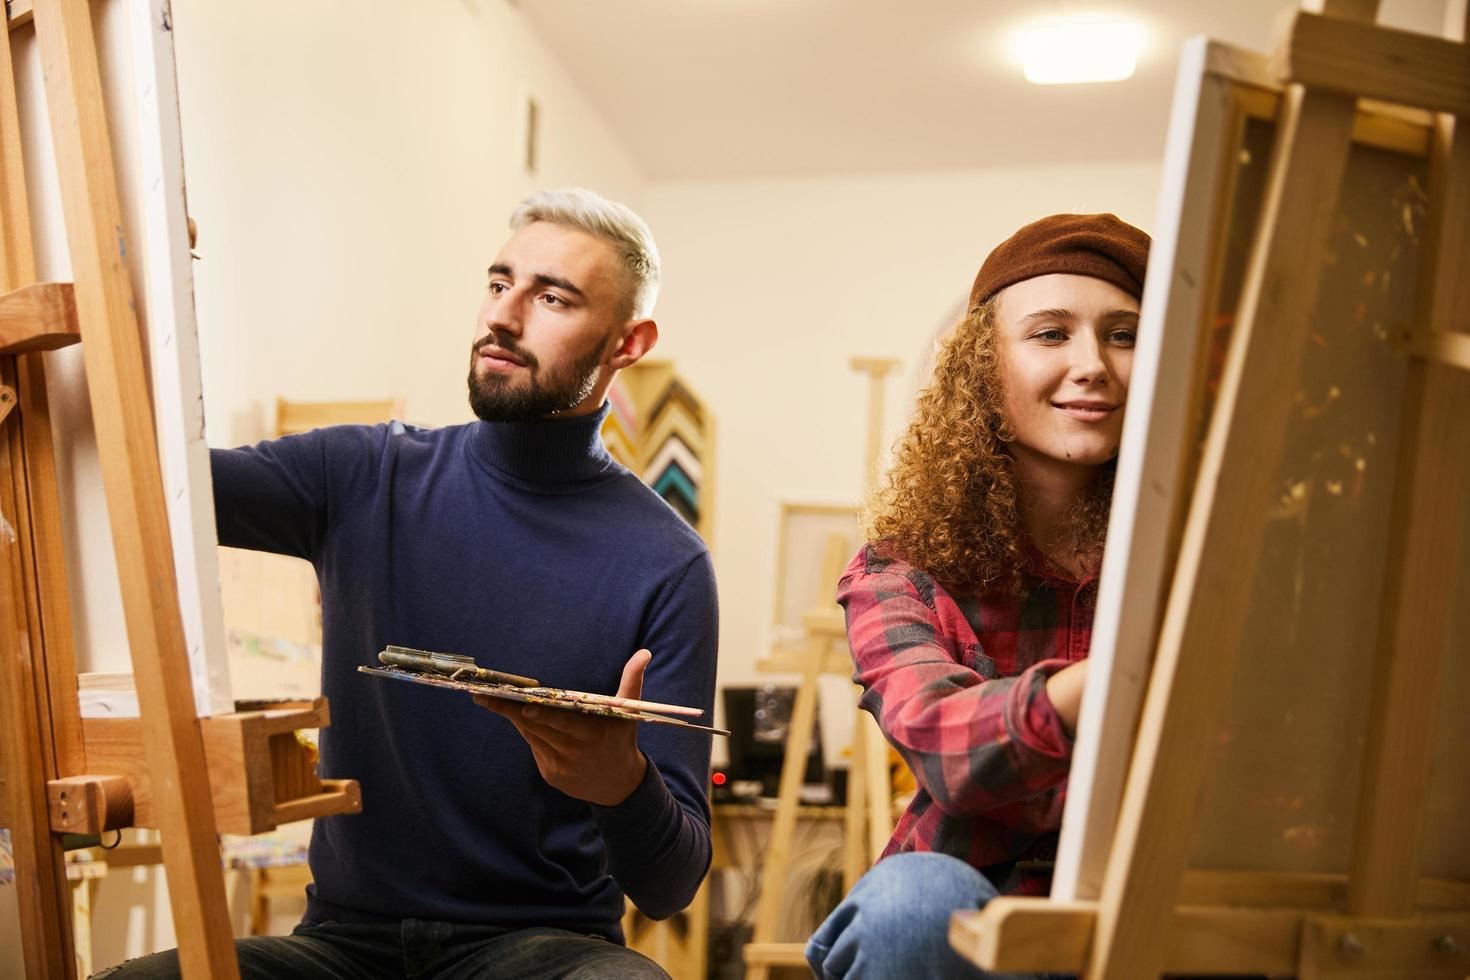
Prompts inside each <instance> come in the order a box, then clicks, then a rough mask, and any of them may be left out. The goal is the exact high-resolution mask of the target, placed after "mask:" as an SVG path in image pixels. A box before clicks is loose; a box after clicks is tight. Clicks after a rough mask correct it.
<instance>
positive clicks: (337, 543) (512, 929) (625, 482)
mask: <svg viewBox="0 0 1470 980" xmlns="http://www.w3.org/2000/svg"><path fill="white" fill-rule="evenodd" d="M511 227H512V228H513V230H514V234H513V235H512V236H511V238H510V240H509V241H508V242H506V244H505V246H504V247H503V248H502V249H501V250H500V253H499V255H498V256H497V257H496V259H495V261H494V263H493V264H492V265H491V266H490V269H489V283H488V285H487V289H486V293H485V297H484V299H483V301H482V302H481V304H480V309H479V313H478V315H477V317H476V327H475V336H474V342H473V345H472V347H471V352H470V370H469V396H470V405H471V407H472V408H473V409H474V412H475V414H476V415H477V416H478V417H479V419H480V421H478V422H473V423H470V424H468V425H461V426H452V427H449V428H444V429H436V430H423V429H416V428H411V427H406V426H403V425H401V424H399V423H394V424H392V425H390V426H377V427H374V428H369V427H364V426H340V427H334V428H330V429H323V430H318V431H315V432H311V433H307V434H305V435H301V436H288V437H286V438H284V439H279V440H276V441H274V442H265V443H261V444H259V445H257V446H254V447H252V448H247V449H236V450H227V451H226V450H217V451H215V452H214V453H213V470H214V481H215V497H216V508H217V512H218V519H219V529H220V541H221V543H223V544H228V545H234V546H237V547H248V548H256V549H261V550H266V551H274V552H279V553H282V554H291V555H298V556H300V557H303V558H307V559H309V560H310V561H311V562H312V563H313V564H314V565H315V567H316V570H317V574H318V577H319V578H320V581H321V589H322V626H323V637H324V644H323V658H322V659H323V663H322V689H323V693H324V694H326V695H327V697H328V698H329V699H330V701H331V706H332V725H331V727H330V728H328V729H324V730H323V732H322V744H321V749H322V754H321V770H322V774H323V776H328V777H347V778H354V779H357V780H359V781H360V782H361V785H362V800H363V812H362V813H361V814H358V815H350V816H336V817H328V818H325V819H321V820H318V821H317V822H316V825H315V827H314V828H313V833H312V841H311V868H312V873H313V876H314V878H315V884H314V885H313V886H312V887H311V889H310V891H309V897H308V902H307V910H306V917H305V919H304V920H303V922H302V924H301V925H300V926H299V927H298V928H297V929H296V932H295V933H294V934H293V935H292V936H290V937H278V938H258V939H246V940H241V941H240V943H239V944H238V949H239V953H240V963H241V969H242V973H244V974H245V975H246V976H250V977H255V976H258V977H271V978H273V980H275V978H283V977H328V976H385V977H388V976H398V977H404V976H413V977H450V976H453V977H460V976H465V977H468V976H475V977H516V978H525V977H599V978H601V977H663V976H665V974H664V973H663V971H662V970H660V969H659V968H658V967H657V966H655V965H654V964H653V963H652V962H651V961H649V960H647V959H645V958H644V957H642V956H639V955H638V954H637V953H634V952H631V951H630V950H628V949H626V948H625V947H624V946H623V945H622V938H623V937H622V933H621V929H620V927H619V918H620V916H621V913H622V911H623V895H624V893H626V894H627V895H628V896H629V897H630V898H631V899H632V900H633V901H634V902H635V903H636V904H637V905H638V907H639V908H640V909H642V910H643V911H644V912H646V913H647V914H649V915H652V916H654V917H667V916H669V915H672V914H674V913H675V912H677V911H678V910H679V909H681V908H683V907H684V906H685V905H686V904H687V903H688V902H689V900H690V899H691V897H692V896H693V895H694V892H695V891H696V889H697V888H698V885H699V882H700V880H701V879H702V878H703V876H704V873H705V870H706V869H707V867H708V864H709V859H710V841H709V809H708V803H707V800H706V797H705V791H704V786H705V779H706V777H707V773H708V765H709V750H710V746H709V739H708V737H707V736H704V735H700V734H696V733H691V732H687V731H677V730H674V729H672V728H671V727H668V726H657V725H646V726H635V725H634V724H633V723H631V722H626V721H618V720H615V719H608V718H600V717H592V716H586V715H580V714H574V713H571V712H563V711H556V710H550V709H545V708H542V709H539V711H538V709H536V708H533V707H530V706H523V705H513V706H512V705H509V704H503V703H499V702H493V701H486V702H484V703H483V706H484V708H489V709H490V711H486V710H483V708H481V707H477V706H476V704H475V703H474V701H472V700H471V699H470V698H468V697H464V696H463V695H456V694H453V693H451V692H442V691H435V690H431V689H427V688H423V687H419V686H417V685H409V684H393V683H386V682H383V681H381V680H377V679H373V678H370V677H367V676H364V675H362V674H360V673H358V672H357V667H358V666H359V665H363V664H370V665H375V664H376V662H377V659H376V655H377V653H378V651H380V650H381V649H383V647H384V646H386V645H388V644H390V643H391V644H399V645H403V646H410V647H418V648H422V649H430V650H438V651H447V652H453V653H462V654H468V655H471V656H473V657H474V658H475V659H476V660H477V661H479V663H480V664H482V665H483V666H489V667H494V668H495V669H497V670H503V671H508V672H511V673H515V674H521V675H525V676H530V677H534V678H536V679H538V680H539V681H540V682H542V683H543V684H548V685H554V686H560V687H569V688H577V689H580V690H587V691H605V692H611V691H614V690H616V691H617V692H618V693H619V694H620V695H624V696H632V697H638V696H640V694H644V695H647V696H648V697H649V698H652V699H654V700H658V701H663V702H673V703H678V704H687V705H693V706H697V707H702V708H705V709H706V710H708V709H709V708H710V706H711V703H712V701H713V695H714V672H715V645H716V602H715V585H714V576H713V571H712V568H711V565H710V560H709V554H708V551H707V549H706V548H705V546H704V544H703V542H701V541H700V540H699V538H698V537H697V536H696V535H695V534H694V532H693V531H692V530H691V529H690V528H689V527H688V526H687V525H686V524H684V523H683V522H682V521H681V520H680V519H679V518H678V517H677V516H676V515H675V514H674V512H673V511H672V510H671V509H670V508H669V507H668V506H667V505H666V504H664V502H663V501H662V500H660V499H658V497H657V496H656V495H655V494H654V493H653V492H652V491H651V490H649V489H648V488H647V487H646V486H644V485H643V484H642V483H641V482H640V481H639V480H638V479H637V478H636V477H634V476H633V475H632V474H631V473H629V472H628V471H627V470H626V469H624V468H623V467H622V466H620V465H618V464H617V463H616V462H614V461H613V460H612V459H611V458H610V457H609V456H608V454H607V452H606V450H605V449H604V447H603V445H602V440H601V436H600V429H601V424H602V420H603V418H604V417H605V415H606V413H607V406H606V404H605V400H604V396H605V395H606V393H607V389H608V387H609V385H610V384H611V383H612V381H613V378H614V376H615V375H616V374H617V372H618V370H619V369H621V368H625V367H628V366H629V365H631V364H634V363H635V362H637V361H638V360H639V358H641V357H642V356H643V355H644V354H646V353H647V352H648V351H649V350H650V349H651V348H652V347H653V345H654V343H655V342H656V341H657V339H658V328H657V325H656V324H655V323H654V321H653V319H652V318H651V316H650V314H651V312H652V309H653V303H654V297H655V294H656V292H657V287H658V253H657V250H656V248H655V246H654V243H653V240H652V237H651V235H650V234H649V232H648V229H647V226H646V225H645V224H644V223H643V221H642V220H641V219H640V218H638V216H637V215H635V214H634V213H633V212H631V211H630V210H628V209H627V208H625V207H623V206H622V205H618V204H614V203H611V202H609V201H606V200H604V199H603V198H601V197H598V196H597V195H595V194H592V193H590V192H588V191H584V190H569V191H558V192H542V193H538V194H535V195H533V196H531V197H530V198H528V199H527V200H526V201H524V202H523V203H522V204H521V205H520V206H519V207H518V208H517V209H516V211H515V213H514V215H513V216H512V218H511ZM634 651H636V652H634ZM650 652H651V658H650ZM630 654H631V658H630ZM492 712H493V714H492ZM497 716H498V717H497ZM121 971H122V972H121V973H120V974H119V976H123V975H125V976H128V977H132V976H155V975H172V974H173V973H175V972H176V971H177V966H176V959H175V956H174V954H173V953H166V954H159V955H158V956H155V957H149V958H146V959H144V960H139V961H134V962H133V963H131V964H127V965H125V966H124V967H123V968H121Z"/></svg>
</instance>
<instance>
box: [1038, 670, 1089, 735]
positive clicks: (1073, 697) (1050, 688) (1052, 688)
mask: <svg viewBox="0 0 1470 980" xmlns="http://www.w3.org/2000/svg"><path fill="white" fill-rule="evenodd" d="M1088 663H1089V661H1086V660H1079V661H1077V662H1076V663H1075V664H1068V665H1067V666H1065V667H1063V668H1062V669H1061V670H1059V671H1057V672H1056V673H1055V674H1052V675H1051V676H1050V677H1048V678H1047V679H1046V696H1047V698H1048V699H1049V700H1050V701H1051V705H1052V707H1053V708H1056V709H1057V714H1058V715H1060V716H1061V718H1062V724H1064V725H1066V726H1067V731H1069V732H1075V731H1076V730H1077V712H1078V711H1080V710H1081V708H1082V689H1083V687H1084V686H1085V685H1086V684H1087V664H1088Z"/></svg>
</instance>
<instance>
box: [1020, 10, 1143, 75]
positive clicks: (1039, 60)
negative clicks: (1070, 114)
mask: <svg viewBox="0 0 1470 980" xmlns="http://www.w3.org/2000/svg"><path fill="white" fill-rule="evenodd" d="M1142 45H1143V31H1142V29H1141V28H1140V27H1139V26H1138V25H1137V24H1135V23H1133V22H1132V21H1126V20H1100V19H1096V18H1092V19H1087V20H1068V21H1063V22H1061V23H1052V24H1044V25H1041V26H1039V27H1033V28H1031V29H1030V30H1027V31H1024V32H1022V33H1021V35H1020V36H1019V37H1018V39H1017V42H1016V49H1017V53H1018V54H1019V55H1020V58H1021V67H1022V70H1024V71H1025V73H1026V79H1027V81H1031V82H1035V83H1036V84H1037V85H1070V84H1077V83H1081V82H1120V81H1122V80H1123V79H1125V78H1128V77H1130V76H1131V75H1132V74H1133V70H1134V68H1135V67H1136V66H1137V64H1138V51H1139V48H1141V47H1142Z"/></svg>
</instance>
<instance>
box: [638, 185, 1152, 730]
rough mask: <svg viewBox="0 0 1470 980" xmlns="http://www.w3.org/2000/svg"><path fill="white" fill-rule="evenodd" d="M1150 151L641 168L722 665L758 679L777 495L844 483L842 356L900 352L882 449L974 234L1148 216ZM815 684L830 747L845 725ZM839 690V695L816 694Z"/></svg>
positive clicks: (861, 398)
mask: <svg viewBox="0 0 1470 980" xmlns="http://www.w3.org/2000/svg"><path fill="white" fill-rule="evenodd" d="M1159 175H1160V162H1159V161H1157V160H1139V161H1136V162H1131V163H1109V164H1089V163H1085V162H1080V163H1064V164H1058V165H1056V166H1053V167H1037V168H1027V169H1024V170H1003V169H988V170H966V171H946V172H935V173H917V174H912V173H911V174H889V175H872V176H856V177H854V176H844V177H834V178H807V177H803V178H792V179H782V180H760V181H739V182H681V183H661V184H651V185H650V186H649V187H648V188H647V190H646V191H645V193H644V200H645V206H644V210H643V214H644V217H645V218H647V219H648V222H649V224H650V225H651V226H652V228H653V232H654V235H655V236H656V238H657V239H658V242H659V247H660V249H661V251H662V253H663V259H664V288H663V293H662V296H661V297H660V299H659V306H658V311H657V313H658V320H659V324H660V327H661V330H662V339H661V340H660V343H659V348H658V351H657V353H658V355H661V356H666V357H669V358H672V359H673V360H674V361H675V363H676V364H677V365H678V369H679V371H680V372H681V373H682V374H683V375H684V376H685V377H686V378H687V379H688V380H689V381H690V382H691V384H692V385H693V386H694V387H695V389H696V390H697V391H698V392H699V394H700V396H701V397H703V398H704V399H705V400H706V401H707V403H708V404H709V405H710V407H711V408H712V409H713V411H714V414H715V416H716V419H717V422H718V426H719V428H718V447H717V469H716V474H717V475H716V487H715V531H714V535H715V541H714V547H715V567H716V571H717V573H718V576H719V583H720V606H721V608H720V622H721V629H720V681H721V683H722V684H749V683H763V682H765V681H767V680H770V679H771V678H769V677H766V676H764V675H759V674H757V673H756V672H755V662H756V660H757V659H758V658H759V657H760V656H761V655H762V653H763V651H764V649H765V647H766V644H767V643H768V637H767V626H768V624H769V621H770V618H771V608H770V607H771V602H772V596H773V591H774V579H773V575H774V567H773V566H774V554H775V543H776V534H777V529H776V514H777V505H778V502H779V501H782V500H798V501H815V502H836V503H840V502H854V503H855V502H858V501H859V500H860V499H861V496H862V491H863V478H864V475H863V472H862V469H863V462H864V453H865V448H864V447H865V438H866V436H865V433H866V424H867V402H866V392H867V382H866V380H865V379H864V378H862V377H859V376H858V375H856V374H855V373H854V372H852V371H851V370H850V369H849V367H848V360H849V358H851V357H852V356H854V355H863V356H873V357H892V358H898V359H900V360H901V361H902V362H903V363H902V367H901V368H900V370H899V371H898V373H897V374H896V375H890V381H889V385H888V389H887V402H888V425H887V433H886V435H885V440H884V445H885V449H886V448H887V447H888V446H890V445H891V444H892V442H893V440H894V439H896V438H897V436H898V435H899V433H900V431H901V428H902V426H903V424H904V422H905V421H906V419H907V415H908V412H909V410H910V408H911V406H912V402H913V396H914V394H915V392H916V390H917V383H918V373H919V369H920V364H921V362H922V361H923V359H924V357H925V352H926V350H927V349H928V348H929V347H930V346H931V341H932V338H933V336H934V334H935V333H936V332H937V331H938V330H939V329H940V328H941V326H943V325H944V324H945V323H946V321H948V320H952V319H953V318H954V317H956V316H957V314H958V313H959V311H960V310H961V309H962V307H963V304H964V300H965V297H966V295H967V294H968V292H969V288H970V282H971V280H972V279H973V277H974V275H975V272H976V270H977V269H978V268H979V266H980V262H981V260H982V259H984V257H985V255H986V253H987V252H988V251H989V250H990V249H991V247H993V246H994V245H996V244H997V243H999V242H1000V241H1001V240H1002V239H1004V238H1005V237H1007V236H1008V235H1010V234H1011V233H1012V232H1013V231H1015V230H1016V229H1017V228H1019V227H1020V226H1021V225H1023V224H1025V223H1026V222H1028V221H1031V220H1034V219H1036V218H1039V217H1041V216H1042V215H1045V214H1050V213H1053V212H1058V211H1113V212H1115V213H1117V214H1118V215H1119V216H1120V217H1122V218H1124V219H1125V220H1128V221H1132V222H1134V223H1136V224H1138V225H1140V226H1141V227H1143V228H1145V229H1147V228H1149V226H1150V225H1151V224H1152V221H1153V214H1154V207H1155V203H1156V202H1155V197H1156V193H1157V192H1156V188H1157V186H1158V180H1159ZM848 689H850V686H844V684H843V683H842V682H840V681H839V682H837V683H836V684H835V685H826V686H824V695H827V694H829V693H836V694H838V695H842V696H841V697H837V698H835V699H834V698H830V697H826V696H824V704H823V715H824V738H825V739H826V741H827V743H828V745H827V748H828V749H829V758H832V755H831V752H830V750H832V749H833V748H834V747H840V746H834V744H833V742H834V739H840V740H841V744H845V742H846V740H847V732H849V731H850V725H851V722H850V714H848V713H846V712H845V711H842V710H840V709H841V708H842V707H845V705H846V704H847V703H849V699H848V698H846V696H845V691H846V690H848ZM834 708H837V709H838V710H835V711H834V710H833V709H834Z"/></svg>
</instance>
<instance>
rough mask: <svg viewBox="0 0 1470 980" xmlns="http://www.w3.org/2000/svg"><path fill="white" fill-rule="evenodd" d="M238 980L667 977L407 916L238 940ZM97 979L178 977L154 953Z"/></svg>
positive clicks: (621, 955) (578, 947)
mask: <svg viewBox="0 0 1470 980" xmlns="http://www.w3.org/2000/svg"><path fill="white" fill-rule="evenodd" d="M235 949H236V952H237V953H238V954H239V957H240V975H241V977H242V978H243V980H336V978H339V977H344V978H353V980H356V978H359V977H361V978H364V980H366V978H375V977H384V978H387V977H393V978H396V980H431V978H432V980H471V978H474V980H594V978H596V980H603V978H606V980H623V978H626V980H668V974H667V973H665V972H664V971H663V970H662V969H660V968H659V966H658V964H656V963H654V962H653V961H652V960H650V959H648V958H647V957H645V956H643V955H641V954H639V953H635V952H633V951H632V950H630V949H627V948H626V947H623V946H619V945H617V944H616V943H611V942H608V941H607V940H605V939H599V938H597V937H595V936H584V935H581V934H579V933H575V932H566V931H564V930H562V929H520V930H516V931H507V930H505V929H497V928H494V927H492V926H466V925H456V924H454V923H451V922H425V921H422V920H419V919H405V920H403V921H402V922H394V923H387V924H376V923H375V924H361V923H344V922H322V923H317V924H313V925H305V924H302V925H299V926H297V927H296V931H295V932H293V933H292V934H291V935H289V936H254V937H251V938H249V939H240V940H237V941H236V943H235ZM94 976H95V978H96V980H103V978H104V977H105V978H106V980H162V978H176V977H178V976H179V959H178V955H177V953H176V952H174V951H173V950H170V951H168V952H166V953H156V954H154V955H153V956H144V957H140V958H138V959H135V960H128V961H127V962H126V963H123V964H121V965H119V966H115V967H112V968H111V969H108V970H103V971H102V972H100V973H97V974H95V975H94Z"/></svg>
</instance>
